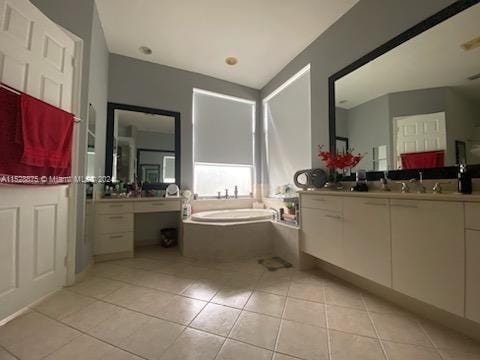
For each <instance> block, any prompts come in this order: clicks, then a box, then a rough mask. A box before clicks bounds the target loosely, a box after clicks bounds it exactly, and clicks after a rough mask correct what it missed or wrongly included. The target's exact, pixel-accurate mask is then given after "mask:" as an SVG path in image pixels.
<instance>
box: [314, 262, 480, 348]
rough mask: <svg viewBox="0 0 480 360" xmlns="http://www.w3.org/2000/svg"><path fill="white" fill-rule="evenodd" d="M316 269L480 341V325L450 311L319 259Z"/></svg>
mask: <svg viewBox="0 0 480 360" xmlns="http://www.w3.org/2000/svg"><path fill="white" fill-rule="evenodd" d="M316 267H318V268H320V269H322V270H324V271H326V272H328V273H330V274H332V275H334V276H336V277H338V278H340V279H343V280H345V281H347V282H349V283H351V284H353V285H355V286H357V287H359V288H361V289H363V290H366V291H367V292H369V293H371V294H374V295H377V296H378V297H380V298H383V299H385V300H387V301H389V302H391V303H394V304H396V305H398V306H399V307H401V308H403V309H405V310H407V311H410V312H411V313H414V314H416V315H418V316H420V317H423V318H425V319H428V320H430V321H432V322H434V323H437V324H440V325H443V326H446V327H448V328H451V329H454V330H456V331H458V332H460V333H462V334H465V335H467V336H469V337H471V338H473V339H476V340H478V341H480V324H478V323H476V322H474V321H471V320H468V319H466V318H464V317H460V316H458V315H455V314H452V313H449V312H448V311H445V310H442V309H439V308H437V307H435V306H433V305H430V304H427V303H424V302H423V301H420V300H417V299H414V298H412V297H410V296H408V295H405V294H402V293H400V292H398V291H396V290H393V289H391V288H389V287H386V286H383V285H380V284H377V283H376V282H373V281H371V280H368V279H365V278H363V277H361V276H359V275H356V274H354V273H352V272H350V271H348V270H345V269H342V268H339V267H338V266H335V265H332V264H329V263H327V262H325V261H322V260H320V259H317V261H316Z"/></svg>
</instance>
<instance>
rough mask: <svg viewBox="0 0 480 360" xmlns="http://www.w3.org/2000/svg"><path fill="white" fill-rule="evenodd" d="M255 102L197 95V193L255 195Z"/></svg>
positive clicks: (207, 94) (215, 95)
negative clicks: (235, 189)
mask: <svg viewBox="0 0 480 360" xmlns="http://www.w3.org/2000/svg"><path fill="white" fill-rule="evenodd" d="M254 136H255V102H254V101H250V100H245V99H241V98H235V97H231V96H226V95H222V94H217V93H212V92H208V91H204V90H199V89H194V91H193V167H194V169H193V176H194V186H193V190H194V192H195V193H197V194H198V195H199V196H217V193H218V192H220V193H222V194H224V192H225V189H228V190H229V194H231V195H233V192H234V187H235V186H238V194H239V195H240V196H247V195H250V193H252V191H253V176H254Z"/></svg>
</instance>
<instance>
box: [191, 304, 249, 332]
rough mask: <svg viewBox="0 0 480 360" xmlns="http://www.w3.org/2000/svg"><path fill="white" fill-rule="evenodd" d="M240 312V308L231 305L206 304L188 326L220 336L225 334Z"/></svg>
mask: <svg viewBox="0 0 480 360" xmlns="http://www.w3.org/2000/svg"><path fill="white" fill-rule="evenodd" d="M240 312H241V311H240V310H238V309H234V308H231V307H227V306H223V305H216V304H208V305H207V306H205V308H204V309H203V310H202V312H201V313H200V314H198V316H197V317H196V318H195V320H193V322H192V323H191V324H190V326H191V327H193V328H196V329H199V330H204V331H207V332H211V333H214V334H217V335H220V336H227V335H228V333H229V332H230V330H231V329H232V327H233V325H234V324H235V321H236V320H237V318H238V316H239V315H240Z"/></svg>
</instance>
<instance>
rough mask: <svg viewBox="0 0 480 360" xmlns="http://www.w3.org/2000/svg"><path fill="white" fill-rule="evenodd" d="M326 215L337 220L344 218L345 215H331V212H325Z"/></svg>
mask: <svg viewBox="0 0 480 360" xmlns="http://www.w3.org/2000/svg"><path fill="white" fill-rule="evenodd" d="M325 217H328V218H331V219H337V220H341V219H343V217H341V216H338V215H330V214H325Z"/></svg>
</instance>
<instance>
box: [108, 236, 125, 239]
mask: <svg viewBox="0 0 480 360" xmlns="http://www.w3.org/2000/svg"><path fill="white" fill-rule="evenodd" d="M122 238H123V235H110V239H122Z"/></svg>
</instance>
